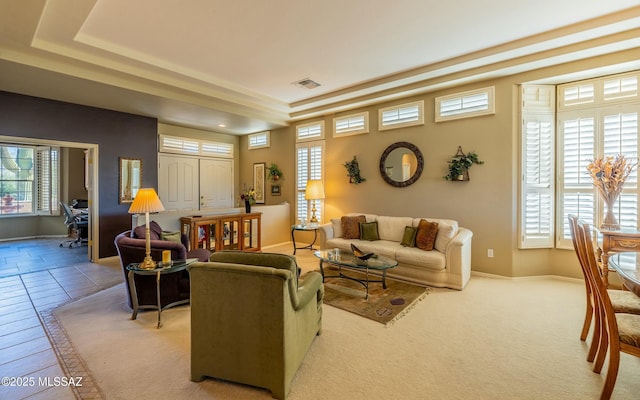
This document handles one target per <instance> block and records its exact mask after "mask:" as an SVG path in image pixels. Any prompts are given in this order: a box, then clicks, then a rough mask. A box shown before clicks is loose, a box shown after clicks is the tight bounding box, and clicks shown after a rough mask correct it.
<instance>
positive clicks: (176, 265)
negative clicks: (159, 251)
mask: <svg viewBox="0 0 640 400" xmlns="http://www.w3.org/2000/svg"><path fill="white" fill-rule="evenodd" d="M195 261H198V259H197V258H188V259H186V260H176V261H172V262H171V264H169V265H167V266H163V265H162V264H163V263H158V267H157V268H154V269H144V268H139V265H140V264H138V263H134V264H129V265H127V270H128V271H129V273H128V274H127V279H128V280H129V293H130V294H131V304H132V305H133V314H131V319H136V318H137V317H138V310H145V309H150V310H158V328H160V325H161V324H162V320H161V315H162V310H166V309H167V308H171V307H175V306H179V305H182V304H188V303H189V299H185V300H179V301H174V302H173V303H170V304H167V305H166V306H164V307H162V303H160V277H161V276H162V275H165V274H171V273H174V272H180V271H183V270H185V269H186V268H187V266H188V265H189V264H191V263H193V262H195ZM135 274H138V275H156V299H157V304H144V305H140V304H138V293H137V292H136V283H135V281H134V279H133V276H134V275H135Z"/></svg>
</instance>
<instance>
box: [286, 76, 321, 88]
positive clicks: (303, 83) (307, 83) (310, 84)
mask: <svg viewBox="0 0 640 400" xmlns="http://www.w3.org/2000/svg"><path fill="white" fill-rule="evenodd" d="M292 84H293V85H296V86H298V87H302V88H306V89H315V88H317V87H318V86H320V84H319V83H318V82H316V81H314V80H311V79H309V78H304V79H300V80H299V81H297V82H293V83H292Z"/></svg>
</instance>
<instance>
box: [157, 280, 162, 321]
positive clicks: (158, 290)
mask: <svg viewBox="0 0 640 400" xmlns="http://www.w3.org/2000/svg"><path fill="white" fill-rule="evenodd" d="M160 275H161V274H160V271H158V272H157V273H156V296H157V298H158V329H160V324H161V320H160V316H161V315H162V304H161V303H160Z"/></svg>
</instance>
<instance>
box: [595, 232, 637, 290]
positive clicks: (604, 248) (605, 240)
mask: <svg viewBox="0 0 640 400" xmlns="http://www.w3.org/2000/svg"><path fill="white" fill-rule="evenodd" d="M596 235H598V240H597V242H598V243H597V244H598V253H599V255H600V259H601V260H602V279H603V280H604V283H605V285H607V287H608V286H609V257H610V256H611V253H622V252H629V251H640V231H637V230H630V229H622V230H619V231H605V230H600V229H597V230H596ZM600 240H602V243H600Z"/></svg>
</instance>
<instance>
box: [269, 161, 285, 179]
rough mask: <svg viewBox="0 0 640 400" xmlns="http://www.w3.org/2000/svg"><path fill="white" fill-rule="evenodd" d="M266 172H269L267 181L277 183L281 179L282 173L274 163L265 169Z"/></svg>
mask: <svg viewBox="0 0 640 400" xmlns="http://www.w3.org/2000/svg"><path fill="white" fill-rule="evenodd" d="M267 170H268V171H269V179H270V180H272V181H274V182H275V181H277V180H280V178H282V171H280V168H278V165H277V164H275V163H271V165H270V166H269V168H267Z"/></svg>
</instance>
